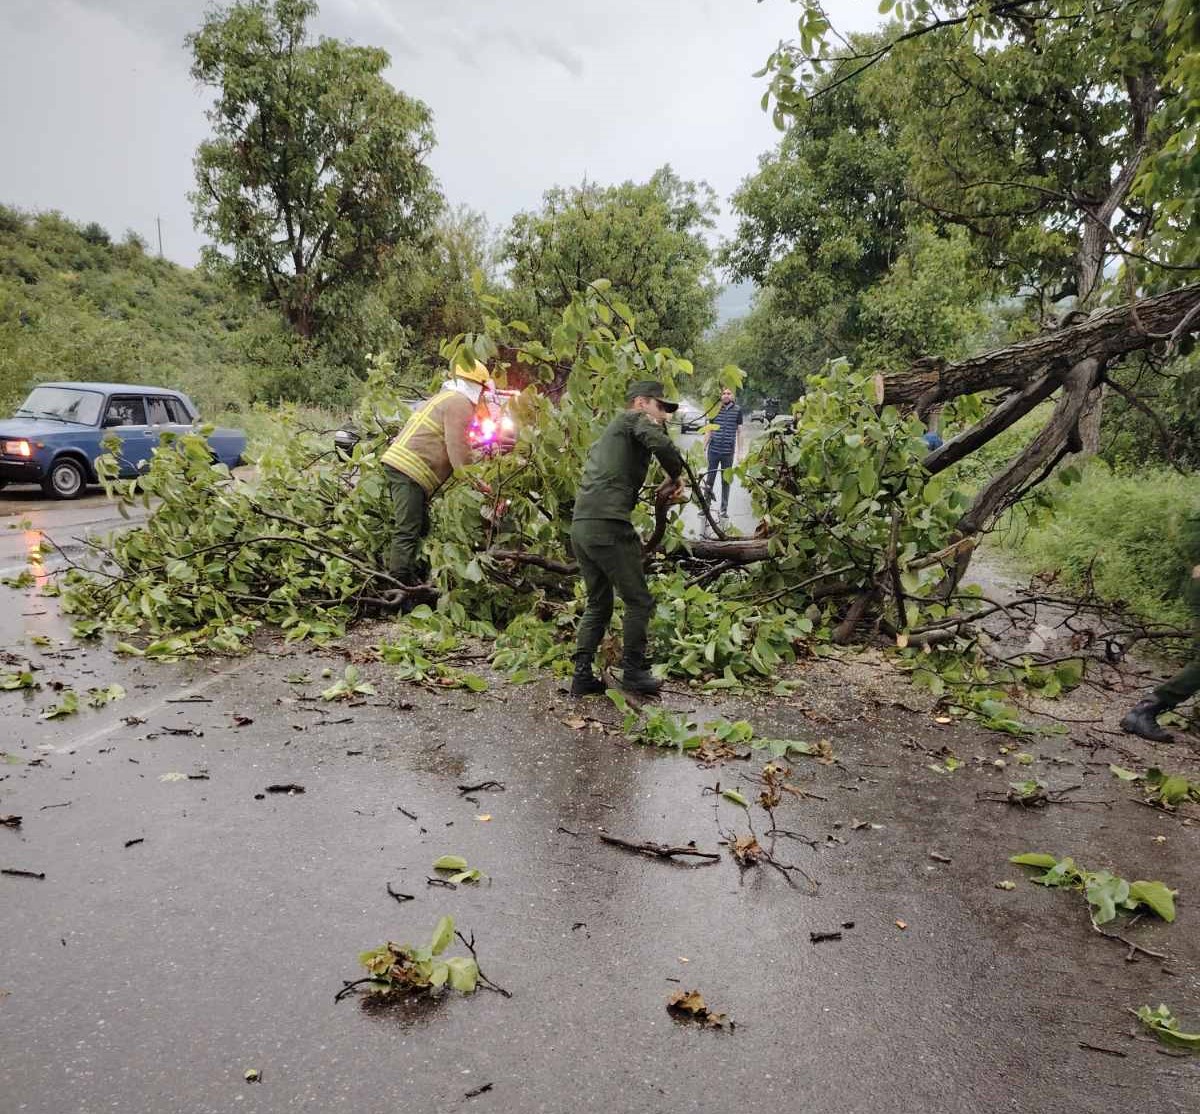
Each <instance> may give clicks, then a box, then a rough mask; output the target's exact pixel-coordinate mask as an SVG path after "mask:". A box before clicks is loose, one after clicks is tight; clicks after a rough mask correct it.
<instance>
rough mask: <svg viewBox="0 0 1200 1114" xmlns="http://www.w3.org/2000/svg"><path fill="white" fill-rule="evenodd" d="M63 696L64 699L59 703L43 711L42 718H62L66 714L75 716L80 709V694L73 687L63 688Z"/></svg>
mask: <svg viewBox="0 0 1200 1114" xmlns="http://www.w3.org/2000/svg"><path fill="white" fill-rule="evenodd" d="M61 696H62V699H61V700H60V701H59V702H58V703H57V704H55V705H54V706H53V707H50V708H47V709H46V710H45V711H44V712H42V719H62V718H63V717H64V716H73V715H74V714H75V713H76V712H78V711H79V694H78V693H77V692H75V691H74V690H73V689H63V690H62V693H61Z"/></svg>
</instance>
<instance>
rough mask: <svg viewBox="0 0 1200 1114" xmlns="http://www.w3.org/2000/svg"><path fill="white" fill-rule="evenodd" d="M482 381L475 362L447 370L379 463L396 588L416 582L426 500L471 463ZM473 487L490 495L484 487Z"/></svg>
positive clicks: (485, 371)
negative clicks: (391, 512)
mask: <svg viewBox="0 0 1200 1114" xmlns="http://www.w3.org/2000/svg"><path fill="white" fill-rule="evenodd" d="M488 378H489V377H488V369H487V368H486V367H485V366H484V365H483V364H481V363H479V362H478V361H476V363H475V366H474V367H473V368H471V369H470V370H463V369H462V368H457V367H456V368H452V369H451V372H450V376H449V378H448V379H447V380H446V381H445V382H444V383H443V384H442V389H441V390H440V391H438V393H437V394H435V395H434V396H433V398H431V399H429V400H428V401H426V402H424V403H422V404H421V405H420V406H419V407H417V409H415V410H414V411H413V412H412V416H411V417H410V418H409V419H408V421H407V422H405V424H404V428H403V429H402V430H401V431H400V436H399V437H397V438H396V439H395V440H394V441H393V442H392V443H391V444H390V445H389V446H388V448H387V451H386V452H385V453H384V454H383V456H382V458H381V463H382V464H383V471H384V475H385V476H387V481H388V487H389V488H391V493H392V504H393V506H394V508H395V514H396V520H395V529H394V531H393V533H392V546H391V550H390V552H389V554H388V572H389V573H390V574H391V575H392V576H393V577H394V578H395V579H396V580H398V581H400V583H401V584H405V585H409V586H412V585H415V584H417V583H419V581H420V575H419V574H418V571H417V565H418V557H419V555H420V550H421V539H422V538H424V537H425V535H426V534H427V533H429V500H430V499H432V498H433V496H434V494H435V493H436V492H437V490H438V488H440V487H441V486H442V484H444V483H445V482H446V481H447V480H448V479H449V478H450V477H451V476H452V475H455V474H461V472H462V470H463V469H464V468H465V467H466V466H467V465H468V464H470V463H471V462H472V461H473V460H474V453H473V452H472V449H471V442H470V438H469V437H468V430H469V428H470V425H471V422H472V420H473V419H474V418H475V414H476V408H477V407H478V405H479V399H480V397H481V395H482V393H483V389H484V387H485V386H486V385H487V383H488ZM473 482H474V486H475V487H476V488H478V489H479V490H480V491H482V492H484V493H485V494H488V493H490V491H491V489H490V488H489V487H488V485H487V484H486V483H483V482H482V481H479V480H476V481H473Z"/></svg>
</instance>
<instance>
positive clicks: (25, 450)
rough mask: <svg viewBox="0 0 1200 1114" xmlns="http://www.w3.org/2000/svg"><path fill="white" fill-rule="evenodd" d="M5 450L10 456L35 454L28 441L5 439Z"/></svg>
mask: <svg viewBox="0 0 1200 1114" xmlns="http://www.w3.org/2000/svg"><path fill="white" fill-rule="evenodd" d="M4 451H5V453H6V454H7V455H8V456H23V457H27V458H28V457H31V456H33V450H32V449H31V448H30V447H29V442H28V441H5V442H4Z"/></svg>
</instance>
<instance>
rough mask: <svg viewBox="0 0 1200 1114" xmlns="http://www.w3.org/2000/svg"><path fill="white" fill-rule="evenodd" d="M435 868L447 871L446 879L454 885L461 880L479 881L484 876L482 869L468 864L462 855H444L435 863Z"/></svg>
mask: <svg viewBox="0 0 1200 1114" xmlns="http://www.w3.org/2000/svg"><path fill="white" fill-rule="evenodd" d="M433 869H434V870H437V871H440V872H442V873H447V874H448V875H449V877H447V879H446V881H447V882H449V883H450V884H451V885H454V886H457V885H458V884H459V883H460V882H478V881H479V880H480V879H481V878H482V877H483V876H484V874H483V871H482V870H477V869H475V868H473V867H471V866H468V865H467V860H466V859H464V858H463V857H462V856H461V855H443V856H442V857H441V858H439V859H438V860H437V861H436V862H435V863H434V864H433Z"/></svg>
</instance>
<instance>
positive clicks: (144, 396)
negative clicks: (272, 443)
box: [0, 383, 246, 499]
mask: <svg viewBox="0 0 1200 1114" xmlns="http://www.w3.org/2000/svg"><path fill="white" fill-rule="evenodd" d="M198 422H199V418H198V416H197V414H196V408H195V406H193V405H192V401H191V399H189V398H188V397H187V395H184V394H180V393H179V392H178V391H171V390H167V389H166V388H165V387H145V386H131V385H129V384H125V383H43V384H42V385H41V386H39V387H34V388H33V390H32V391H30V392H29V397H28V398H26V399H25V401H24V402H23V403H22V404H21V405H20V406H19V407H18V408H17V411H16V414H14V416H13V417H12V418H11V419H10V420H8V421H0V487H4V486H6V485H7V484H10V483H32V484H41V487H42V490H43V491H44V492H45V493H46V494H47V495H48V496H51V497H52V498H55V499H75V498H78V497H79V496H80V495H82V494H83V493H84V491H85V490H87V485H88V484H94V483H98V482H99V478H98V477H97V475H96V458H97V457H98V456H100V455H101V453H103V452H104V449H103V447H102V446H101V442H102V441H103V440H105V438H107V437H110V436H114V435H115V436H116V437H117V439H118V440H119V441H120V442H121V451H120V455H119V462H120V467H121V475H122V476H136V475H137V474H138V473H139V472H144V471H145V470H146V468H147V466H148V465H149V463H150V455H151V453H152V452H153V450H154V449H155V448H157V447H158V444H159V441H160V439H161V437H162V435H163V434H164V433H174V434H178V435H182V434H184V433H193V432H195V427H196V425H197V424H198ZM208 446H209V449H210V450H211V451H212V454H213V459H214V460H216V461H219V462H220V463H222V464H227V465H228V466H229V467H230V468H235V467H237V465H238V464H240V463H241V460H242V453H244V452H245V451H246V435H245V433H244V432H242V430H240V429H215V430H213V432H212V433H211V434H209V436H208Z"/></svg>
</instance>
